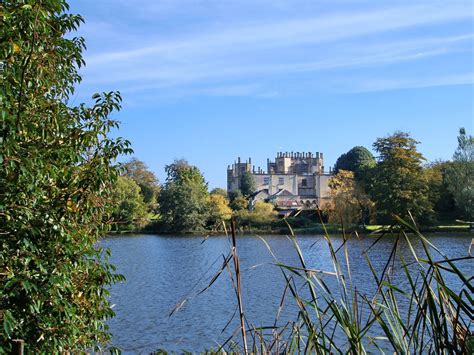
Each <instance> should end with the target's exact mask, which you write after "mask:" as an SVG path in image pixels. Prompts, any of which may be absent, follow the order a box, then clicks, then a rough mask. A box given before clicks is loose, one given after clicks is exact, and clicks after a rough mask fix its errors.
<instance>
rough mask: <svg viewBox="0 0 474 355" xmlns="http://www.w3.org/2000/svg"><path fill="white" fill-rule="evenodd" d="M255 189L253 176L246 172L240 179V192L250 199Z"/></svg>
mask: <svg viewBox="0 0 474 355" xmlns="http://www.w3.org/2000/svg"><path fill="white" fill-rule="evenodd" d="M255 189H256V186H255V179H254V178H253V176H252V174H250V173H249V172H248V171H246V172H245V173H244V174H243V175H242V176H241V177H240V191H241V192H242V195H244V196H245V197H248V196H250V195H251V194H253V193H254V192H255Z"/></svg>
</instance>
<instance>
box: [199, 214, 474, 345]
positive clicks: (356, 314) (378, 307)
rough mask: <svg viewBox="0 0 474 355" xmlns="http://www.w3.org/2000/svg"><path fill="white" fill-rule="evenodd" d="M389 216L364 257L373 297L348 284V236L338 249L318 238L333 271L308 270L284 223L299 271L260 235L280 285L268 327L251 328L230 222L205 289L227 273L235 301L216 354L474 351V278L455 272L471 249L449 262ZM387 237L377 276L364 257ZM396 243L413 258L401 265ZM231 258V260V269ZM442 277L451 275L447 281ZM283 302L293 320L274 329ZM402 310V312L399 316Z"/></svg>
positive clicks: (412, 228)
mask: <svg viewBox="0 0 474 355" xmlns="http://www.w3.org/2000/svg"><path fill="white" fill-rule="evenodd" d="M394 218H395V221H396V222H395V223H394V224H393V225H392V226H391V228H390V229H389V230H384V231H381V232H380V233H379V234H380V235H378V236H377V238H376V239H375V241H374V242H373V243H372V245H371V246H370V247H369V248H368V249H367V250H366V252H365V253H364V255H365V259H366V261H367V264H368V267H369V269H370V270H371V275H369V276H371V277H372V279H373V286H374V287H373V289H374V290H375V291H373V292H372V293H368V292H367V290H365V292H362V291H361V290H360V289H358V288H357V285H354V283H353V278H352V274H351V268H350V257H349V249H348V243H347V240H348V236H347V235H346V233H345V232H344V230H343V233H342V239H343V242H342V245H341V246H339V247H337V248H336V247H335V246H334V244H333V241H332V239H331V237H330V235H329V234H328V233H327V231H326V232H325V234H324V241H325V243H326V245H327V247H328V250H329V255H330V259H331V265H332V269H331V270H318V269H314V268H310V267H309V266H308V265H307V263H306V261H305V257H304V253H303V250H302V249H301V247H300V245H299V243H298V239H297V237H296V236H295V234H294V232H293V229H292V228H291V226H290V225H289V224H288V230H289V234H288V238H289V239H290V240H291V243H292V245H293V247H294V249H295V251H296V253H297V255H298V265H287V264H285V263H282V262H280V261H279V260H278V258H277V256H276V255H275V253H274V252H273V250H272V248H271V246H270V245H269V244H268V243H267V241H266V240H265V239H264V238H262V237H258V238H259V239H260V240H261V241H262V242H263V243H264V244H265V246H266V247H267V249H268V251H269V253H270V254H271V255H272V256H273V259H274V262H273V264H274V265H275V266H276V267H277V268H278V269H279V270H280V272H281V274H282V277H283V278H284V280H285V287H284V290H283V293H282V297H281V301H280V306H279V308H278V310H277V314H276V317H275V322H274V324H273V325H272V326H267V327H255V326H252V325H250V324H248V322H247V321H246V318H245V315H244V312H243V298H242V287H245V285H242V283H241V281H240V279H241V269H240V263H239V259H238V256H237V243H236V235H235V225H234V223H232V224H231V230H232V245H231V251H230V253H229V255H228V256H227V257H226V258H224V262H223V265H222V267H221V268H220V270H219V272H218V273H216V275H215V276H214V277H213V278H212V279H211V282H210V283H209V285H208V287H207V288H209V287H211V285H212V284H213V283H214V282H215V280H216V279H217V278H218V277H219V276H220V275H221V274H222V271H223V270H224V269H227V270H228V271H229V275H230V277H231V280H232V283H233V285H234V290H235V293H236V298H237V303H238V309H239V316H240V328H239V329H238V330H236V331H235V332H234V333H233V335H232V336H231V337H230V338H229V339H227V340H226V341H225V342H224V343H223V344H222V346H221V347H220V348H219V349H218V350H217V352H221V351H224V350H226V351H233V352H237V353H248V352H252V353H259V354H270V353H315V354H329V353H339V354H343V353H344V354H366V353H368V352H373V351H374V350H376V351H380V352H382V353H383V352H389V353H394V352H395V353H399V354H425V353H436V354H472V353H474V342H473V339H474V338H473V334H472V332H473V318H474V311H473V304H474V303H473V294H474V286H473V282H472V281H473V276H472V275H468V274H465V273H463V272H462V271H461V270H460V269H459V266H458V263H459V262H461V261H464V262H466V261H467V262H472V259H473V256H472V255H471V254H470V251H469V254H468V255H466V256H463V257H457V258H449V257H448V256H446V255H445V254H444V253H443V252H442V251H441V250H440V249H439V248H437V247H436V246H435V245H433V244H432V243H431V242H430V240H429V239H428V238H426V237H425V236H424V235H422V234H421V233H420V231H419V230H418V228H417V226H416V223H415V222H414V221H413V220H411V221H406V220H403V219H401V218H400V217H398V216H394ZM323 228H324V224H323ZM387 234H392V235H394V236H395V238H394V242H393V245H392V248H391V250H390V254H389V257H388V259H387V260H386V262H385V265H384V268H383V270H381V271H380V270H377V269H376V267H375V266H374V265H373V262H372V260H371V257H370V251H371V249H372V248H373V247H374V246H375V245H376V244H377V243H379V242H380V240H381V239H382V238H384V237H385V236H387ZM355 236H356V237H358V235H357V234H356V235H355ZM401 243H404V244H405V245H406V246H407V248H408V249H409V255H410V259H412V260H409V261H408V260H405V259H406V258H404V257H403V256H402V255H401V254H400V253H399V251H398V250H399V248H400V245H401ZM415 243H418V244H421V250H422V253H419V252H417V251H416V249H417V248H416V247H415ZM230 260H233V261H234V268H233V269H232V268H231V267H230ZM471 265H472V264H471ZM394 272H403V273H404V275H405V277H406V280H407V283H408V286H406V285H405V286H402V285H398V284H397V283H396V282H395V281H394V278H393V275H394ZM447 275H450V282H449V283H448V282H447ZM331 279H332V280H331ZM301 284H303V286H304V289H302V288H301V287H300V286H301ZM207 288H205V289H204V290H206V289H207ZM288 298H291V299H292V300H293V301H294V302H295V304H296V307H297V309H298V315H297V317H296V319H295V320H294V321H292V322H288V323H286V324H285V325H283V326H279V325H278V318H279V316H280V313H281V310H282V308H283V305H284V303H285V301H286V300H287V299H288ZM402 304H404V309H405V310H406V309H408V311H405V312H402V311H401V307H400V306H401V305H402ZM230 322H231V321H229V323H228V324H230ZM238 333H240V336H237V335H238Z"/></svg>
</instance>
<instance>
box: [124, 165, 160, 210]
mask: <svg viewBox="0 0 474 355" xmlns="http://www.w3.org/2000/svg"><path fill="white" fill-rule="evenodd" d="M122 169H123V175H124V176H128V177H129V178H131V179H132V180H133V181H135V182H136V183H137V184H138V186H140V190H141V194H142V195H143V200H144V201H145V203H146V204H148V205H149V206H150V209H153V208H154V207H156V200H157V197H158V193H159V191H160V185H159V182H158V179H157V177H156V176H155V174H154V173H153V172H151V171H150V170H149V169H148V167H147V166H146V164H145V163H144V162H142V161H141V160H139V159H137V158H132V159H130V160H129V161H127V162H126V163H123V164H122Z"/></svg>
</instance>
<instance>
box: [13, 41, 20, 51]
mask: <svg viewBox="0 0 474 355" xmlns="http://www.w3.org/2000/svg"><path fill="white" fill-rule="evenodd" d="M12 47H13V53H18V52H19V51H20V49H21V48H20V46H19V45H18V44H16V43H13V44H12Z"/></svg>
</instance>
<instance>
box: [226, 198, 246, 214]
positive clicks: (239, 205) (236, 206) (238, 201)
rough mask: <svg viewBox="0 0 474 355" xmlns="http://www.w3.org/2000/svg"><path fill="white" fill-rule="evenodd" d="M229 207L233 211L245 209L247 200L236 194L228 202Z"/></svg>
mask: <svg viewBox="0 0 474 355" xmlns="http://www.w3.org/2000/svg"><path fill="white" fill-rule="evenodd" d="M230 208H232V210H233V211H240V210H247V209H248V208H249V201H248V200H247V199H246V198H245V197H244V196H237V197H235V198H234V199H233V200H232V201H231V202H230Z"/></svg>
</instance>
